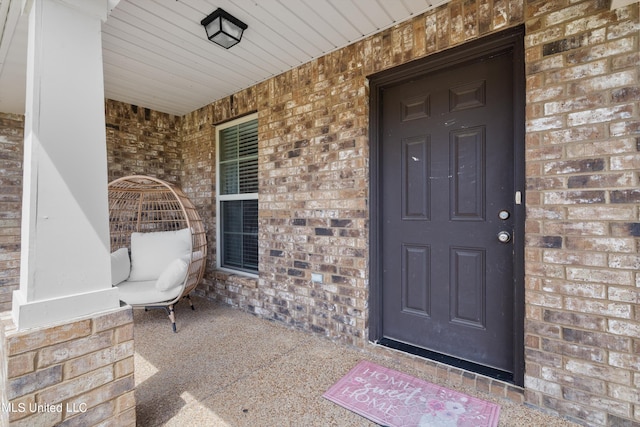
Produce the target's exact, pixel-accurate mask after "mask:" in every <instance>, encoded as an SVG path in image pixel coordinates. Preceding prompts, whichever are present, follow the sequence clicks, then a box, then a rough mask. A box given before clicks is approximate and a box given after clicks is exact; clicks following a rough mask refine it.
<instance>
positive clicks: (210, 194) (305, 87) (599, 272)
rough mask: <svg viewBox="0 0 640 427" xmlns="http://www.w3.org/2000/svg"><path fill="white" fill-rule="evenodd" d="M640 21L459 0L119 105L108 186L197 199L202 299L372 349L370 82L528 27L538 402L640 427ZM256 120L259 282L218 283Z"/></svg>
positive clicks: (572, 7)
mask: <svg viewBox="0 0 640 427" xmlns="http://www.w3.org/2000/svg"><path fill="white" fill-rule="evenodd" d="M638 9H639V5H638V3H635V4H632V5H629V6H626V7H623V8H620V9H618V10H616V11H609V2H608V1H570V0H558V1H537V2H527V3H524V2H523V1H522V0H512V1H502V0H495V1H468V0H467V1H458V0H454V1H453V2H451V3H449V4H447V5H445V6H442V7H439V8H438V9H436V10H434V11H431V12H428V13H426V14H425V15H422V16H418V17H415V18H414V19H412V20H411V21H409V22H407V23H403V24H400V25H399V26H397V27H394V28H392V29H389V30H386V31H383V32H381V33H379V34H376V35H374V36H372V37H370V38H368V39H366V40H363V41H361V42H358V43H356V44H354V45H352V46H349V47H347V48H345V49H342V50H340V51H337V52H333V53H331V54H329V55H327V56H325V57H322V58H319V59H316V60H314V61H312V62H310V63H308V64H305V65H303V66H301V67H298V68H296V69H294V70H291V71H288V72H286V73H284V74H282V75H279V76H277V77H274V78H272V79H270V80H268V81H266V82H264V83H260V84H258V85H256V86H254V87H252V88H248V89H247V90H244V91H242V92H240V93H238V94H235V95H233V96H232V97H228V98H225V99H222V100H218V101H216V102H214V103H212V104H211V105H209V106H206V107H204V108H202V109H200V110H198V111H195V112H193V113H190V114H188V115H186V116H184V117H182V118H176V117H173V116H170V115H165V114H161V113H157V112H153V111H149V110H144V109H138V108H136V107H134V106H128V105H125V104H121V103H116V102H111V101H108V102H107V135H108V152H109V168H110V171H109V173H110V179H113V178H115V177H116V176H121V175H125V174H129V173H145V174H151V175H155V176H159V177H161V178H164V179H167V180H169V181H171V182H175V183H177V184H179V185H181V186H182V187H183V188H185V190H186V192H187V194H188V195H189V196H190V197H191V198H193V199H194V201H195V203H196V205H197V206H198V207H199V209H200V213H201V215H202V216H203V217H204V218H205V222H206V224H207V232H208V238H209V245H210V246H209V247H210V257H209V266H208V269H207V272H206V275H205V280H204V282H203V284H202V286H201V287H200V288H199V292H200V293H202V294H206V295H207V296H209V297H211V298H215V299H218V300H220V301H223V302H225V303H227V304H231V305H234V306H238V307H241V308H243V309H245V310H247V311H250V312H253V313H255V314H257V315H260V316H263V317H266V318H270V319H276V320H278V321H281V322H283V323H287V324H290V325H293V326H295V327H297V328H300V329H304V330H308V331H313V332H315V333H318V334H322V335H325V336H328V337H331V338H333V339H335V340H339V341H342V342H345V343H349V344H355V345H358V346H367V334H368V332H367V325H368V311H367V301H368V296H369V295H368V263H369V250H368V232H369V230H368V218H369V206H368V188H369V187H368V185H369V183H368V177H369V169H368V155H369V154H368V139H367V132H368V126H369V124H368V114H369V113H368V86H367V80H366V76H367V75H369V74H371V73H374V72H377V71H381V70H384V69H388V68H391V67H393V66H396V65H400V64H403V63H406V62H408V61H410V60H412V59H417V58H420V57H424V56H427V55H429V54H432V53H436V52H439V51H442V50H444V49H447V48H449V47H452V46H455V45H460V44H463V43H465V42H466V41H470V40H474V39H477V38H479V37H482V36H484V35H486V34H489V33H492V32H496V31H499V30H502V29H506V28H509V27H513V26H515V25H519V24H523V23H524V24H525V33H526V37H525V49H526V52H525V53H526V58H525V61H526V63H525V69H526V75H527V81H526V87H527V106H526V132H527V135H526V148H527V156H526V175H527V200H526V203H527V222H526V252H525V258H526V259H525V263H526V307H525V309H526V324H525V356H526V376H525V386H526V390H525V398H526V400H527V401H528V402H529V403H531V404H533V405H536V406H538V407H541V408H545V409H546V410H549V411H551V412H554V413H557V414H559V415H563V416H567V417H570V418H572V419H575V420H577V421H579V422H581V423H584V424H589V425H607V424H609V425H626V424H625V423H627V424H628V423H630V422H631V420H634V421H635V422H636V423H638V422H640V394H639V393H638V391H637V390H638V389H639V388H640V374H638V371H639V368H640V356H638V354H640V332H639V330H640V312H639V311H638V302H639V296H638V289H640V277H639V273H638V270H639V267H640V256H639V255H638V251H639V247H640V241H639V240H640V239H639V235H640V232H639V230H640V225H639V224H640V209H639V203H638V202H639V201H640V192H639V191H638V184H639V181H638V180H639V176H638V174H639V170H640V153H639V150H640V140H639V139H640V105H639V100H640V81H639V76H638V73H639V71H638V66H639V65H640V54H639V53H638V52H639V43H640V41H639V38H640V22H639V18H638V15H639V11H638ZM253 111H257V112H258V118H259V149H260V153H259V155H260V159H259V177H260V219H259V221H260V230H259V233H260V278H259V279H257V280H256V279H252V278H247V277H243V276H237V275H229V274H227V273H222V272H219V271H215V269H214V268H213V266H214V265H215V170H214V166H215V149H214V147H215V143H214V141H215V140H214V137H215V125H216V124H218V123H221V122H224V121H226V120H229V119H232V118H235V117H238V116H241V115H244V114H246V113H249V112H253ZM5 126H6V125H5ZM3 250H4V249H3ZM0 262H2V261H1V260H0ZM311 272H319V273H321V274H322V278H323V282H322V283H312V282H311ZM425 366H426V365H425ZM438 369H440V368H438ZM438 372H440V371H438ZM474 384H476V385H477V387H478V388H479V389H482V385H483V384H486V382H483V381H479V380H478V381H476V382H475V383H474ZM493 387H494V386H493V385H492V386H491V388H493ZM496 387H498V386H497V385H496ZM498 388H499V387H498ZM506 390H510V391H511V392H514V389H513V388H508V387H507V388H506ZM514 393H515V392H514ZM514 393H512V394H514ZM507 394H508V393H507ZM515 394H517V393H515ZM514 398H515V399H516V400H517V396H516V397H514Z"/></svg>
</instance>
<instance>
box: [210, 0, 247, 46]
mask: <svg viewBox="0 0 640 427" xmlns="http://www.w3.org/2000/svg"><path fill="white" fill-rule="evenodd" d="M200 24H201V25H202V26H204V29H205V31H206V32H207V38H208V39H209V40H211V41H212V42H214V43H217V44H219V45H220V46H222V47H224V48H225V49H229V48H230V47H231V46H233V45H235V44H238V43H240V39H242V33H243V31H244V30H246V29H247V24H245V23H244V22H242V21H241V20H239V19H238V18H236V17H235V16H232V15H230V14H229V13H227V12H225V11H224V10H222V9H221V8H218V9H216V10H215V11H214V12H213V13H212V14H211V15H209V16H207V17H206V18H204V19H203V20H202V21H201V22H200Z"/></svg>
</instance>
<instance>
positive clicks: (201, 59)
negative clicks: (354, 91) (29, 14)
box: [0, 0, 447, 115]
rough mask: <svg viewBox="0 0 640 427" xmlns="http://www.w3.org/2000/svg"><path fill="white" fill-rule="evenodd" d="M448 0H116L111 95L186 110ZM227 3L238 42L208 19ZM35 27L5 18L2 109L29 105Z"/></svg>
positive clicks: (111, 24) (108, 51)
mask: <svg viewBox="0 0 640 427" xmlns="http://www.w3.org/2000/svg"><path fill="white" fill-rule="evenodd" d="M446 1H447V0H434V1H433V2H430V1H429V0H120V1H119V2H115V1H114V2H112V3H110V4H115V3H117V6H115V8H114V9H113V10H112V13H111V15H110V16H109V18H108V19H107V21H106V22H105V23H104V25H103V30H102V33H103V62H104V81H105V96H106V97H107V98H110V99H114V100H117V101H122V102H127V103H131V104H135V105H138V106H140V107H146V108H151V109H154V110H158V111H162V112H167V113H171V114H176V115H183V114H186V113H189V112H191V111H194V110H196V109H198V108H200V107H202V106H204V105H207V104H209V103H211V102H213V101H215V100H217V99H220V98H223V97H225V96H228V95H231V94H233V93H235V92H237V91H239V90H242V89H245V88H247V87H250V86H252V85H254V84H256V83H259V82H261V81H264V80H267V79H269V78H271V77H273V76H275V75H278V74H280V73H282V72H285V71H287V70H289V69H291V68H294V67H297V66H299V65H301V64H304V63H306V62H309V61H310V60H312V59H314V58H318V57H320V56H322V55H325V54H327V53H329V52H332V51H334V50H336V49H340V48H342V47H344V46H346V45H348V44H350V43H353V42H355V41H357V40H360V39H362V38H365V37H367V36H370V35H372V34H374V33H376V32H378V31H380V30H383V29H385V28H388V27H391V26H393V25H395V24H398V23H400V22H402V21H405V20H407V19H411V18H412V17H413V16H415V15H417V14H420V13H423V12H425V11H427V10H429V9H431V8H433V7H436V6H438V5H440V4H443V3H446ZM9 4H10V5H11V6H13V5H14V4H21V0H0V12H2V8H4V10H5V12H6V11H7V10H10V8H9V7H8V5H9ZM218 7H221V8H223V9H225V10H226V11H227V12H229V13H231V14H232V15H234V16H236V17H237V18H238V19H240V20H242V21H243V22H245V23H246V24H247V25H248V26H249V28H248V29H247V30H246V31H245V33H244V36H243V38H242V41H241V42H240V43H239V44H238V45H236V46H234V47H232V48H231V49H229V50H226V49H223V48H221V47H219V46H217V45H215V44H214V43H211V42H210V41H208V40H207V39H206V35H205V31H204V28H203V27H202V26H201V25H200V21H201V20H202V19H203V18H205V17H206V16H207V15H208V14H210V13H211V12H213V11H214V10H215V9H217V8H218ZM5 14H6V13H5ZM26 25H27V23H26V19H24V17H16V16H15V14H14V15H13V17H12V18H11V19H8V20H7V22H5V23H4V24H0V31H2V30H3V29H5V30H6V29H9V30H10V31H11V34H10V35H11V36H12V37H10V38H5V39H4V43H5V44H4V45H0V111H3V112H10V113H23V112H24V95H21V94H24V92H25V89H24V86H25V83H24V78H25V72H26V34H27V29H26ZM7 40H13V41H12V42H11V43H10V44H7V43H8V42H7Z"/></svg>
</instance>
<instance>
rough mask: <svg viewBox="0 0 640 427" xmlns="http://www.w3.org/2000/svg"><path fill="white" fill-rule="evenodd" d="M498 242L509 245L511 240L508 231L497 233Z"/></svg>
mask: <svg viewBox="0 0 640 427" xmlns="http://www.w3.org/2000/svg"><path fill="white" fill-rule="evenodd" d="M498 240H499V241H500V242H501V243H509V241H510V240H511V234H509V232H508V231H501V232H499V233H498Z"/></svg>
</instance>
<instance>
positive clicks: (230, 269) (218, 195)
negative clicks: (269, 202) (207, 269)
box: [215, 113, 260, 279]
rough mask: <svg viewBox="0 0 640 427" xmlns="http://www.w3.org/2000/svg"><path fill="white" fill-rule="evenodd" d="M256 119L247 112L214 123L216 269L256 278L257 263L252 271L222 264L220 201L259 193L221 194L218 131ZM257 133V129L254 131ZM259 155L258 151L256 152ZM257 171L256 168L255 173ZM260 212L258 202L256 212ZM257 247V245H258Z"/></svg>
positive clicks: (251, 198)
mask: <svg viewBox="0 0 640 427" xmlns="http://www.w3.org/2000/svg"><path fill="white" fill-rule="evenodd" d="M257 119H258V113H252V114H248V115H246V116H242V117H239V118H237V119H234V120H230V121H228V122H225V123H222V124H219V125H216V130H215V138H216V141H215V142H216V152H215V155H216V162H215V163H216V164H215V166H216V171H215V172H216V269H217V270H220V271H224V272H227V273H231V274H238V275H242V276H248V277H252V278H255V279H257V278H258V277H259V269H260V267H259V265H258V270H257V271H255V272H253V271H250V270H244V269H240V268H233V267H229V266H223V265H222V258H223V253H222V240H223V227H222V218H223V214H222V202H225V201H235V200H256V201H259V197H258V196H259V193H236V194H221V186H220V182H221V174H220V170H221V167H220V132H221V131H223V130H225V129H228V128H230V127H233V126H238V125H241V124H243V123H246V122H250V121H252V120H257ZM256 134H257V131H256ZM258 156H259V153H258ZM257 173H258V171H257V170H256V174H257ZM259 212H260V208H259V202H258V214H259ZM258 247H259V246H258ZM258 264H259V260H258Z"/></svg>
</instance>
